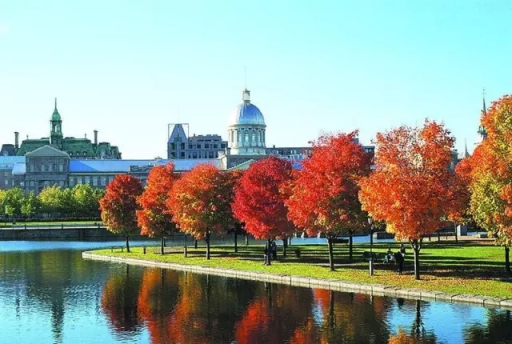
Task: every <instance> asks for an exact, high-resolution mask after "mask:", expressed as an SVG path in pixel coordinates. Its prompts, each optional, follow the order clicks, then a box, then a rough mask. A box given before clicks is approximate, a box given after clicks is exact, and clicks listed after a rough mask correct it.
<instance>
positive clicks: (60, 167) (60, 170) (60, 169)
mask: <svg viewBox="0 0 512 344" xmlns="http://www.w3.org/2000/svg"><path fill="white" fill-rule="evenodd" d="M59 172H64V164H62V163H61V164H59Z"/></svg>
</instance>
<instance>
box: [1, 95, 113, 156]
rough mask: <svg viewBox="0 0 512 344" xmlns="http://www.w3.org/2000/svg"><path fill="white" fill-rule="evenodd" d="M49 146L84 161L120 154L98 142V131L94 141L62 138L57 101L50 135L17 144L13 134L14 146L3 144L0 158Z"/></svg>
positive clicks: (17, 140) (107, 143)
mask: <svg viewBox="0 0 512 344" xmlns="http://www.w3.org/2000/svg"><path fill="white" fill-rule="evenodd" d="M47 145H50V146H52V147H54V148H56V149H58V150H59V151H63V152H66V153H67V154H68V155H69V156H70V157H80V158H86V159H121V152H119V148H118V147H117V146H112V145H111V144H110V142H98V131H97V130H94V141H91V140H89V139H87V138H75V137H64V134H63V131H62V117H61V115H60V113H59V111H58V110H57V99H55V109H54V110H53V114H52V116H51V118H50V135H49V137H43V138H40V139H29V138H28V137H27V139H26V140H23V141H22V142H21V145H20V144H19V132H15V133H14V144H9V143H7V144H3V145H2V147H1V149H0V156H14V155H16V156H24V155H25V154H27V153H29V152H32V151H35V150H36V149H39V148H41V147H44V146H47Z"/></svg>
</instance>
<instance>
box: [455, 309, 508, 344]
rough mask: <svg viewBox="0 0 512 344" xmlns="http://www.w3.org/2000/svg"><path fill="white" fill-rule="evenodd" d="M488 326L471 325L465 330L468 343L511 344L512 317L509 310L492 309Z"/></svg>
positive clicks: (465, 338) (489, 311) (489, 312)
mask: <svg viewBox="0 0 512 344" xmlns="http://www.w3.org/2000/svg"><path fill="white" fill-rule="evenodd" d="M487 313H488V324H487V326H482V325H480V324H474V325H471V326H470V327H469V328H466V329H464V340H465V342H466V343H510V342H511V341H512V316H511V312H510V311H509V310H499V309H490V310H487Z"/></svg>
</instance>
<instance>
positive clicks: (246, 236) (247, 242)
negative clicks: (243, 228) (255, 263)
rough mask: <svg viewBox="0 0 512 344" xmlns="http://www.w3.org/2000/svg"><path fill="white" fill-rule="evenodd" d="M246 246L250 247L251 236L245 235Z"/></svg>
mask: <svg viewBox="0 0 512 344" xmlns="http://www.w3.org/2000/svg"><path fill="white" fill-rule="evenodd" d="M245 246H249V234H246V235H245Z"/></svg>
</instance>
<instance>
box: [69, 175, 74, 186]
mask: <svg viewBox="0 0 512 344" xmlns="http://www.w3.org/2000/svg"><path fill="white" fill-rule="evenodd" d="M73 186H75V178H74V177H69V187H70V188H72V187H73Z"/></svg>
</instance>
